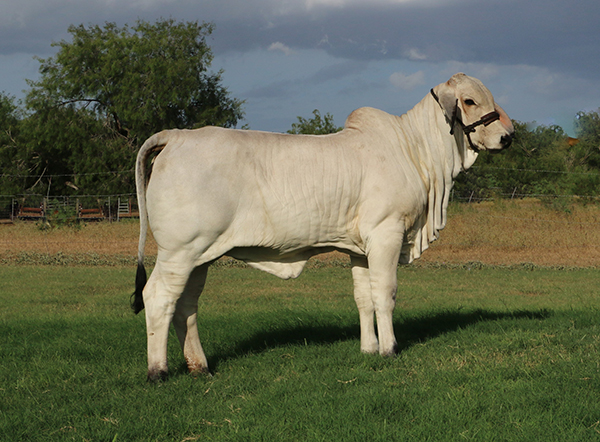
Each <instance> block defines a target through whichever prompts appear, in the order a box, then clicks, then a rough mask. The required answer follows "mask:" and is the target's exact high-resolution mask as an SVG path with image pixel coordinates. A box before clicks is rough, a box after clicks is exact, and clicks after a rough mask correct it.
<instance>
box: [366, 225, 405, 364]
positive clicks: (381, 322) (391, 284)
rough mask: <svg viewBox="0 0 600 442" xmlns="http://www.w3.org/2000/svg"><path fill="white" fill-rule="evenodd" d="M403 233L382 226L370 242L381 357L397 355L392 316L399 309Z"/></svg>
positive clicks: (372, 284) (374, 232)
mask: <svg viewBox="0 0 600 442" xmlns="http://www.w3.org/2000/svg"><path fill="white" fill-rule="evenodd" d="M403 240H404V231H403V230H402V229H399V228H398V225H397V224H395V225H394V224H392V223H389V225H385V224H380V225H379V226H378V227H377V229H375V230H374V231H373V232H372V234H371V235H370V238H369V242H368V244H369V247H368V250H367V260H368V263H369V279H370V281H371V294H372V297H373V306H374V309H375V316H376V318H377V333H378V336H379V353H380V354H381V355H383V356H393V355H395V354H396V353H397V351H398V344H397V342H396V337H395V335H394V323H393V312H394V307H395V305H396V289H397V284H398V281H397V268H398V258H399V257H400V249H401V248H402V241H403Z"/></svg>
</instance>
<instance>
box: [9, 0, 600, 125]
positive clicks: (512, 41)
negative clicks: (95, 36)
mask: <svg viewBox="0 0 600 442" xmlns="http://www.w3.org/2000/svg"><path fill="white" fill-rule="evenodd" d="M161 17H162V18H169V17H171V18H174V19H176V20H181V21H184V20H185V21H187V20H200V21H210V22H213V23H214V24H215V25H216V30H215V32H214V33H213V35H212V36H211V38H210V39H209V43H210V45H211V47H212V49H213V52H214V55H215V59H214V62H213V68H214V70H219V69H224V70H225V73H224V85H225V86H226V87H228V89H229V90H230V92H231V94H232V95H233V96H234V97H236V98H239V99H243V100H245V101H246V104H245V107H244V109H245V111H246V119H245V121H244V122H243V123H247V124H248V125H249V126H250V128H252V129H260V130H273V131H281V132H284V131H286V130H288V129H289V128H290V127H291V124H292V123H293V122H295V121H296V117H297V116H299V115H301V116H304V117H310V116H311V113H312V111H313V109H319V110H320V111H321V113H323V114H324V113H326V112H329V113H331V114H333V116H334V119H335V122H336V123H337V124H338V125H343V122H344V120H345V118H346V116H347V115H348V114H349V113H350V112H352V111H353V110H354V109H356V108H358V107H361V106H372V107H377V108H380V109H383V110H385V111H387V112H390V113H394V114H402V113H404V112H406V111H407V110H408V109H410V108H411V107H413V106H414V105H415V104H416V103H417V102H418V101H419V100H421V99H422V98H423V96H425V95H426V94H427V93H428V91H429V89H430V88H431V87H432V86H434V85H436V84H438V83H441V82H443V81H446V80H447V79H448V78H449V77H450V76H451V75H452V74H454V73H456V72H465V73H467V74H469V75H472V76H475V77H477V78H479V79H480V80H482V81H483V82H484V84H486V86H488V88H489V89H490V90H491V91H492V93H493V94H494V96H495V98H496V101H497V102H499V103H500V104H501V105H502V106H503V107H504V109H505V110H506V111H507V112H508V114H509V115H510V117H511V118H513V119H516V120H519V121H523V122H532V121H536V122H538V123H540V124H545V125H549V124H558V125H560V126H561V127H563V128H564V129H565V130H566V131H567V132H569V133H570V134H571V135H573V129H572V126H573V120H574V118H575V115H576V113H577V112H578V111H582V110H583V111H589V110H597V109H598V108H599V107H600V1H598V0H571V1H568V2H567V1H565V0H43V1H42V0H2V1H1V2H0V91H1V90H3V91H4V92H5V93H8V94H9V95H13V96H16V97H17V98H21V97H23V95H24V94H23V92H22V91H23V90H24V89H26V88H27V84H26V82H25V79H32V80H36V79H37V78H38V67H39V62H38V61H36V60H35V59H34V56H38V57H42V58H44V57H48V56H49V55H52V54H53V53H54V52H53V48H52V47H51V43H52V42H53V41H54V42H57V41H60V40H63V39H68V38H69V35H68V33H67V28H68V26H69V25H70V24H76V25H78V24H100V25H102V24H103V23H105V22H116V23H117V24H119V25H123V24H125V23H129V24H133V23H134V22H135V21H136V20H137V19H141V20H145V21H150V22H152V21H155V20H156V19H158V18H161Z"/></svg>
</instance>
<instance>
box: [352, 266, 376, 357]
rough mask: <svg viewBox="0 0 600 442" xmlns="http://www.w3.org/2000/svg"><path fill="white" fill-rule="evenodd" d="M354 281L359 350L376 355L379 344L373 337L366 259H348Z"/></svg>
mask: <svg viewBox="0 0 600 442" xmlns="http://www.w3.org/2000/svg"><path fill="white" fill-rule="evenodd" d="M350 262H351V265H352V278H353V280H354V300H355V301H356V306H357V307H358V314H359V317H360V350H361V351H362V352H363V353H377V351H378V350H379V343H378V341H377V336H376V335H375V322H374V313H375V307H374V306H373V297H372V295H371V280H370V277H369V266H368V264H367V259H366V258H363V257H354V256H352V257H350Z"/></svg>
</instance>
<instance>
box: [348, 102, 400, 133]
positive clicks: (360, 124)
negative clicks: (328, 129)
mask: <svg viewBox="0 0 600 442" xmlns="http://www.w3.org/2000/svg"><path fill="white" fill-rule="evenodd" d="M396 118H397V117H396V116H394V115H391V114H388V113H387V112H385V111H382V110H379V109H375V108H373V107H361V108H359V109H356V110H355V111H354V112H352V113H351V114H350V115H349V116H348V118H347V119H346V124H345V127H346V128H347V129H357V130H362V129H369V128H374V127H380V126H382V125H389V124H390V123H391V122H393V121H395V120H396Z"/></svg>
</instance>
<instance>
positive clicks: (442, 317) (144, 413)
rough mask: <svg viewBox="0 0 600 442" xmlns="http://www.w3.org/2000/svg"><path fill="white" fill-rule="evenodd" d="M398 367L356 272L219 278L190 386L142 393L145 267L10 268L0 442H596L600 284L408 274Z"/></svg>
mask: <svg viewBox="0 0 600 442" xmlns="http://www.w3.org/2000/svg"><path fill="white" fill-rule="evenodd" d="M399 275H400V278H399V282H400V286H399V295H398V303H397V308H396V312H395V328H396V335H397V338H398V341H399V345H400V349H401V352H400V354H399V356H398V357H396V358H389V359H384V358H381V357H379V356H371V355H363V354H361V353H360V350H359V328H358V315H357V312H356V307H355V305H354V301H353V299H352V292H351V290H352V282H351V276H350V272H349V269H345V268H340V267H336V266H330V267H323V268H311V269H308V270H307V271H306V273H305V274H304V275H302V276H301V277H300V278H299V279H297V280H294V281H281V280H278V279H277V278H274V277H272V276H269V275H266V274H264V273H261V272H258V271H255V270H250V269H245V268H227V267H220V268H216V269H211V271H210V272H209V280H208V284H207V289H206V291H205V293H204V294H203V296H202V298H201V302H200V309H201V313H200V324H199V328H200V335H201V337H202V339H203V345H204V347H205V350H206V353H207V356H208V358H209V364H210V366H211V369H212V371H213V373H214V375H213V376H212V377H199V378H193V377H190V376H189V375H187V374H186V369H185V363H184V361H183V357H182V355H181V351H180V350H179V348H178V345H177V342H176V338H175V336H174V334H172V336H171V340H170V343H169V344H170V349H169V362H170V378H169V380H168V381H167V382H164V383H158V384H148V383H146V382H145V375H146V349H145V333H144V318H143V315H139V316H134V315H133V314H132V313H130V311H129V307H128V301H129V294H130V292H131V291H132V290H133V280H134V269H133V268H125V267H119V266H114V267H93V266H90V267H77V266H74V267H64V266H4V267H1V268H0V336H1V337H2V339H1V341H0V440H2V441H4V440H7V441H19V440H22V441H25V440H27V441H37V440H48V441H55V440H76V441H84V440H85V441H137V440H139V441H154V440H156V441H184V440H187V441H191V440H235V441H248V440H251V441H255V440H256V441H261V440H265V441H304V440H310V441H313V440H314V441H318V440H326V441H330V440H335V441H342V440H343V441H355V440H356V441H365V440H369V441H379V440H381V441H383V440H396V441H463V440H478V441H535V442H539V441H561V442H562V441H587V440H590V441H592V440H600V358H599V350H600V325H599V324H600V311H599V309H598V307H599V302H598V288H597V281H598V279H599V277H600V271H599V270H593V269H575V270H550V269H535V270H531V269H518V268H512V269H506V268H504V269H503V268H486V267H483V268H480V267H478V266H475V267H473V268H472V269H471V270H469V266H464V267H463V268H437V269H436V268H427V267H424V268H416V267H405V268H401V269H400V270H399Z"/></svg>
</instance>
